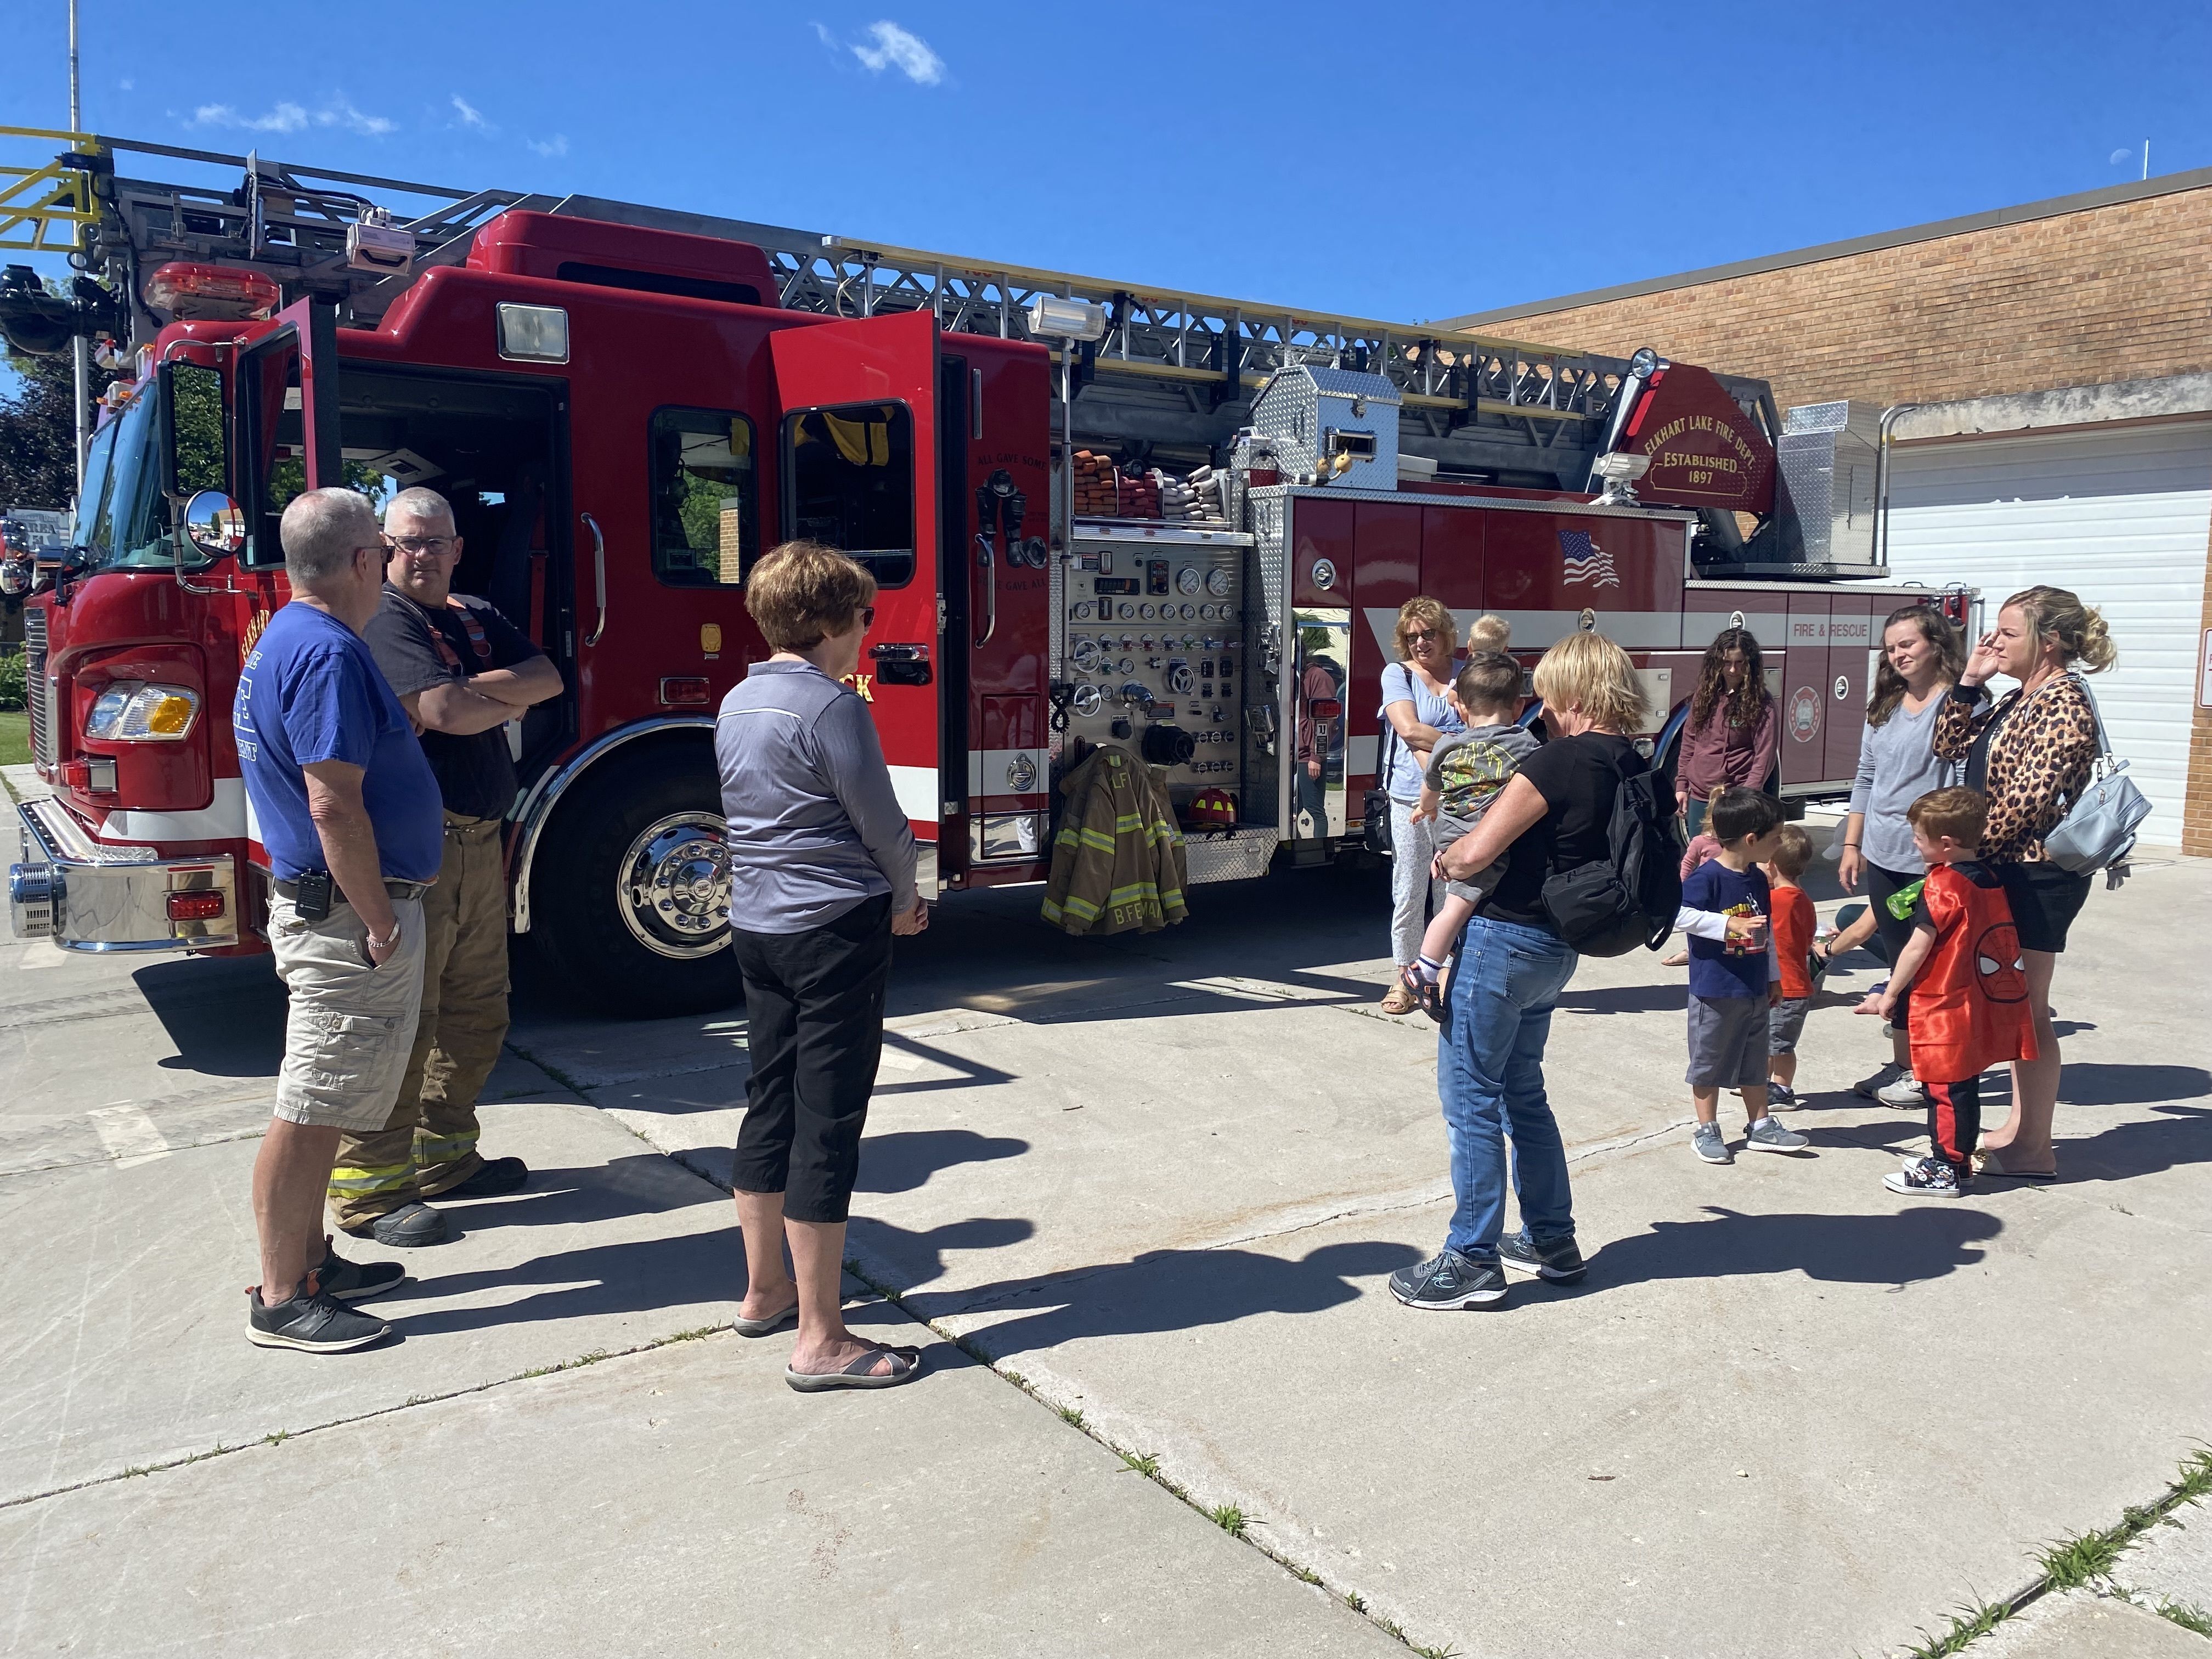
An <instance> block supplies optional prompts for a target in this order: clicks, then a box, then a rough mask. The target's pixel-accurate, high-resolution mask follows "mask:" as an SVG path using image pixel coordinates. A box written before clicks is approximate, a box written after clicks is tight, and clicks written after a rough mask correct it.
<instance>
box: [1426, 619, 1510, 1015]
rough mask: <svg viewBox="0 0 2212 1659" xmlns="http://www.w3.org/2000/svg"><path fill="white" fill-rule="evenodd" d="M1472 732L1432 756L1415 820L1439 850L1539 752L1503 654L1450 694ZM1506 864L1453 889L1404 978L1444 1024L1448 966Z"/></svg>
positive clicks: (1480, 661)
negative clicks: (1432, 830)
mask: <svg viewBox="0 0 2212 1659" xmlns="http://www.w3.org/2000/svg"><path fill="white" fill-rule="evenodd" d="M1447 695H1448V696H1449V697H1450V700H1451V702H1452V706H1453V707H1454V708H1457V709H1458V710H1459V714H1460V718H1461V719H1462V720H1465V721H1466V722H1467V724H1468V730H1467V731H1466V732H1460V733H1456V734H1455V735H1452V736H1450V737H1447V738H1444V740H1443V742H1441V743H1439V744H1437V746H1436V748H1435V750H1432V751H1431V754H1430V756H1429V766H1428V770H1427V771H1426V772H1425V774H1423V775H1422V778H1421V804H1420V805H1419V806H1418V807H1416V808H1415V809H1414V810H1413V817H1414V818H1415V819H1416V820H1419V819H1421V818H1434V819H1435V820H1436V821H1437V835H1436V843H1437V846H1438V847H1439V848H1443V847H1449V846H1450V845H1451V843H1452V842H1455V841H1457V840H1458V839H1459V838H1460V837H1461V836H1465V835H1468V834H1471V833H1473V831H1474V826H1475V825H1476V824H1478V823H1481V822H1482V815H1483V814H1484V813H1485V812H1486V811H1489V810H1490V804H1491V802H1492V801H1494V800H1496V799H1498V791H1499V790H1501V789H1503V788H1504V787H1505V785H1506V781H1507V780H1509V779H1510V778H1511V777H1512V775H1514V774H1515V773H1516V772H1517V771H1519V770H1520V769H1521V762H1522V758H1523V757H1526V756H1528V755H1529V754H1531V753H1533V752H1534V750H1535V748H1536V739H1535V738H1534V735H1533V734H1532V733H1530V732H1528V731H1527V730H1526V729H1524V728H1523V727H1522V726H1520V725H1518V724H1517V723H1516V721H1517V718H1518V716H1519V714H1520V712H1521V665H1520V664H1519V663H1517V662H1516V661H1514V660H1513V659H1512V658H1510V657H1509V656H1507V655H1506V654H1505V653H1504V652H1503V651H1478V652H1476V653H1474V655H1472V656H1470V657H1469V658H1468V659H1467V665H1466V666H1465V667H1463V668H1462V669H1461V670H1460V671H1459V678H1457V679H1455V681H1453V682H1452V688H1451V690H1450V691H1449V693H1448V694H1447ZM1504 875H1505V860H1504V859H1503V858H1502V857H1501V858H1499V859H1497V860H1493V861H1492V863H1491V864H1489V865H1488V866H1486V867H1484V868H1483V869H1481V870H1478V871H1477V872H1475V873H1474V875H1473V876H1471V877H1470V878H1468V879H1467V880H1465V881H1455V882H1450V883H1448V884H1446V886H1445V897H1444V901H1443V903H1442V904H1441V905H1439V906H1438V907H1437V914H1436V915H1435V917H1434V918H1433V919H1432V920H1431V921H1430V923H1429V927H1428V931H1427V932H1426V933H1424V934H1422V935H1421V954H1420V955H1419V957H1417V958H1416V959H1414V960H1413V961H1412V962H1409V963H1407V964H1406V965H1405V967H1404V968H1402V969H1400V970H1399V979H1400V982H1401V983H1402V984H1403V985H1404V986H1405V987H1406V989H1407V991H1408V992H1410V993H1411V994H1413V1000H1415V1001H1417V1002H1419V1004H1420V1005H1421V1012H1424V1013H1425V1014H1426V1015H1428V1017H1429V1018H1431V1019H1433V1020H1435V1021H1436V1022H1437V1024H1443V1017H1444V1015H1443V964H1444V958H1445V957H1449V955H1450V954H1451V953H1452V951H1453V949H1454V947H1455V941H1456V940H1457V939H1458V938H1459V935H1460V931H1461V930H1462V928H1464V927H1466V926H1467V920H1468V917H1469V916H1471V915H1474V912H1475V908H1476V907H1477V906H1479V905H1480V903H1481V902H1482V901H1483V900H1484V899H1485V898H1486V897H1488V896H1490V893H1491V891H1492V890H1493V889H1494V888H1495V887H1496V886H1497V885H1498V883H1499V882H1500V881H1501V880H1503V879H1504Z"/></svg>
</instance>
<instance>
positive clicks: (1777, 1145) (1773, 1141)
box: [1743, 1117, 1813, 1152]
mask: <svg viewBox="0 0 2212 1659" xmlns="http://www.w3.org/2000/svg"><path fill="white" fill-rule="evenodd" d="M1743 1144H1744V1146H1746V1147H1747V1148H1748V1149H1749V1150H1751V1151H1753V1152H1803V1151H1804V1150H1805V1149H1806V1148H1807V1147H1808V1146H1811V1145H1812V1144H1813V1138H1812V1137H1811V1136H1810V1135H1801V1134H1799V1133H1797V1131H1796V1130H1795V1129H1785V1128H1784V1127H1782V1126H1781V1125H1780V1124H1779V1123H1777V1122H1776V1121H1774V1120H1773V1119H1772V1118H1771V1117H1755V1118H1753V1119H1752V1121H1750V1122H1749V1123H1747V1124H1746V1125H1745V1126H1744V1132H1743Z"/></svg>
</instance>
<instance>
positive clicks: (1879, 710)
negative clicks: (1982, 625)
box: [1866, 605, 1966, 726]
mask: <svg viewBox="0 0 2212 1659" xmlns="http://www.w3.org/2000/svg"><path fill="white" fill-rule="evenodd" d="M1901 622H1909V623H1911V624H1912V625H1913V626H1914V627H1915V628H1917V629H1919V630H1920V637H1921V638H1922V639H1923V640H1926V641H1928V643H1929V644H1930V645H1932V646H1934V647H1936V655H1937V656H1938V657H1940V658H1941V659H1942V662H1943V670H1942V681H1943V684H1946V685H1956V684H1958V683H1959V676H1960V673H1962V672H1963V671H1965V669H1966V639H1965V637H1964V636H1963V635H1960V632H1959V629H1957V628H1956V627H1955V626H1954V625H1953V623H1952V621H1951V619H1950V618H1949V617H1947V616H1945V615H1944V614H1943V613H1942V611H1938V610H1937V609H1936V607H1935V606H1934V605H1899V606H1898V607H1897V609H1896V610H1894V611H1891V612H1890V613H1889V615H1888V616H1887V617H1883V618H1882V623H1881V633H1879V634H1877V635H1875V644H1876V645H1877V646H1881V642H1882V641H1884V640H1887V638H1888V637H1889V630H1890V629H1893V628H1894V627H1896V626H1897V625H1898V623H1901ZM1904 701H1905V676H1904V675H1902V674H1900V673H1899V672H1898V671H1896V670H1895V669H1894V668H1892V667H1891V666H1890V665H1889V651H1888V648H1887V647H1886V646H1883V647H1882V648H1881V661H1880V662H1878V663H1876V664H1875V671H1874V695H1873V696H1870V697H1869V698H1868V699H1867V712H1866V723H1867V724H1868V725H1869V726H1880V725H1881V724H1882V723H1883V722H1885V721H1886V720H1888V719H1889V717H1890V716H1891V715H1892V714H1895V713H1896V712H1897V705H1898V704H1899V703H1901V702H1904Z"/></svg>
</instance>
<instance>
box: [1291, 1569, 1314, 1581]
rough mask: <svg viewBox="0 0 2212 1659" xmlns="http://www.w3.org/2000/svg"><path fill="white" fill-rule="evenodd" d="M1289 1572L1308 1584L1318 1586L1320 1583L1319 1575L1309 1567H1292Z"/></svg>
mask: <svg viewBox="0 0 2212 1659" xmlns="http://www.w3.org/2000/svg"><path fill="white" fill-rule="evenodd" d="M1291 1571H1292V1572H1294V1573H1296V1574H1297V1576H1298V1577H1300V1578H1302V1579H1304V1581H1305V1582H1306V1583H1309V1584H1318V1583H1321V1575H1320V1574H1319V1573H1317V1572H1316V1571H1314V1570H1313V1569H1312V1568H1311V1567H1292V1568H1291Z"/></svg>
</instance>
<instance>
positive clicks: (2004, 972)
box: [1974, 921, 2027, 1002]
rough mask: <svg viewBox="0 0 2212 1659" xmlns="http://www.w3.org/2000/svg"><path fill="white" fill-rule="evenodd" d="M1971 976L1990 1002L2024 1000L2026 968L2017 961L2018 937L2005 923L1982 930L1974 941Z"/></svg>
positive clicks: (2016, 932) (2011, 926) (2019, 959)
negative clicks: (1977, 978) (1980, 986)
mask: <svg viewBox="0 0 2212 1659" xmlns="http://www.w3.org/2000/svg"><path fill="white" fill-rule="evenodd" d="M1974 972H1975V974H1976V975H1978V977H1979V978H1980V980H1981V981H1982V990H1983V993H1984V994H1985V995H1986V996H1988V998H1989V1000H1990V1001H1991V1002H2025V1001H2027V963H2026V962H2024V961H2023V960H2022V959H2021V953H2020V933H2019V932H2018V931H2017V930H2016V929H2015V927H2013V925H2012V923H2010V922H2008V921H2001V922H1998V923H1997V924H1996V926H1994V927H1985V928H1984V929H1983V930H1982V936H1981V937H1980V938H1979V939H1976V940H1975V941H1974Z"/></svg>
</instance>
